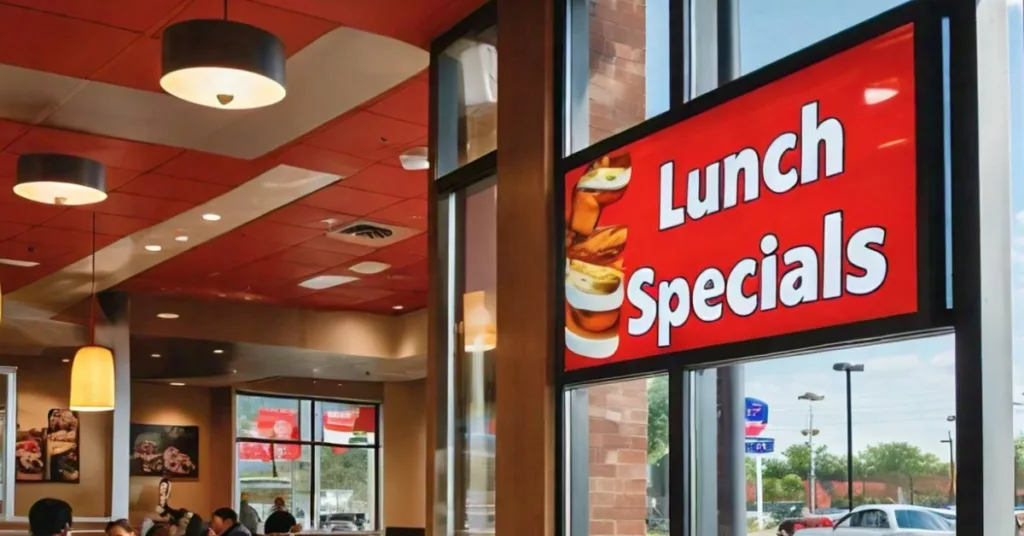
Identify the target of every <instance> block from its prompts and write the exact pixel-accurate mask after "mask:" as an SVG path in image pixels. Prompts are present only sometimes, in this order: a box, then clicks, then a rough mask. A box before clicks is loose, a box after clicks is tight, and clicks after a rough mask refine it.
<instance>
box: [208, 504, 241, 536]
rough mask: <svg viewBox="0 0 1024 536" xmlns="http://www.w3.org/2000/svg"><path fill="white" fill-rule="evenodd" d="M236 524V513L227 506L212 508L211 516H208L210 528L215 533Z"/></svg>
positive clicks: (219, 532)
mask: <svg viewBox="0 0 1024 536" xmlns="http://www.w3.org/2000/svg"><path fill="white" fill-rule="evenodd" d="M236 524H238V514H237V513H235V511H234V510H232V509H230V508H228V507H224V508H218V509H216V510H214V511H213V516H212V517H211V518H210V528H211V529H213V532H216V533H217V534H222V533H223V532H224V531H226V530H228V529H230V528H231V527H233V526H235V525H236Z"/></svg>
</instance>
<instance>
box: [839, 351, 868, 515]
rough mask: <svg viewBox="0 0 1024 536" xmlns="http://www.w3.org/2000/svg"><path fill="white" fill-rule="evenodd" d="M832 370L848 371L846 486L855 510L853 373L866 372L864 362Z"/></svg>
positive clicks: (851, 509)
mask: <svg viewBox="0 0 1024 536" xmlns="http://www.w3.org/2000/svg"><path fill="white" fill-rule="evenodd" d="M832 370H834V371H837V372H844V373H846V487H847V495H848V499H849V501H850V504H849V510H850V511H851V512H852V511H853V395H852V390H851V388H850V387H851V385H852V381H851V379H850V378H851V374H852V373H853V372H864V365H863V364H851V363H836V364H834V365H832Z"/></svg>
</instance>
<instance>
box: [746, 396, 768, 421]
mask: <svg viewBox="0 0 1024 536" xmlns="http://www.w3.org/2000/svg"><path fill="white" fill-rule="evenodd" d="M746 409H747V412H746V413H747V422H757V423H762V424H768V404H767V403H765V401H764V400H758V399H756V398H750V397H747V401H746Z"/></svg>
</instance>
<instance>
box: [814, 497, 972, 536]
mask: <svg viewBox="0 0 1024 536" xmlns="http://www.w3.org/2000/svg"><path fill="white" fill-rule="evenodd" d="M797 534H798V536H889V535H899V536H955V535H956V529H955V528H954V525H952V524H951V523H950V522H949V521H947V520H945V519H943V518H942V517H940V516H938V515H937V514H935V513H934V512H932V511H930V510H929V509H928V508H924V507H921V506H913V505H908V504H870V505H863V506H858V507H857V508H854V509H853V512H850V513H849V514H846V515H845V516H843V517H841V518H840V519H839V520H838V521H837V522H836V525H835V527H834V528H809V529H803V530H800V531H798V532H797Z"/></svg>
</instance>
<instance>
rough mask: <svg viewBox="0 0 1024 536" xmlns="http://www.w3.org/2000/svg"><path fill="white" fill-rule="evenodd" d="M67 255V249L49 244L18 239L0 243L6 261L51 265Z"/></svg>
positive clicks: (0, 253) (2, 255) (0, 249)
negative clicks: (55, 260) (31, 242)
mask: <svg viewBox="0 0 1024 536" xmlns="http://www.w3.org/2000/svg"><path fill="white" fill-rule="evenodd" d="M79 249H80V248H79ZM67 253H68V250H67V249H66V248H61V247H59V246H54V245H49V244H30V243H28V242H23V241H21V240H17V239H13V240H4V241H3V242H0V257H2V258H5V259H16V260H21V261H32V262H38V263H40V264H46V265H50V264H51V261H53V260H54V259H57V258H60V257H62V256H64V255H67ZM86 253H88V251H86ZM51 268H52V266H51ZM40 275H45V274H40ZM5 283H6V281H5Z"/></svg>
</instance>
